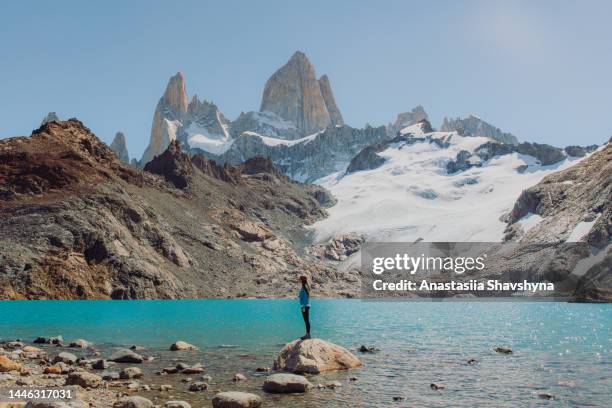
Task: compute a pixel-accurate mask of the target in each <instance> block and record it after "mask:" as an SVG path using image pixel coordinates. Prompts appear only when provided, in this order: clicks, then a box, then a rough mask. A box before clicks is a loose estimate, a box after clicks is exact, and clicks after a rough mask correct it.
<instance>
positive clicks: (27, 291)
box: [0, 97, 358, 299]
mask: <svg viewBox="0 0 612 408" xmlns="http://www.w3.org/2000/svg"><path fill="white" fill-rule="evenodd" d="M175 99H176V98H174V99H173V97H169V98H167V100H166V102H168V103H170V104H171V103H174V102H177V101H178V102H179V103H180V104H181V103H182V102H181V98H178V99H176V100H175ZM0 197H2V200H1V201H0V254H1V255H0V294H1V295H0V297H2V298H15V299H17V298H54V299H68V298H99V299H106V298H114V299H123V298H130V299H135V298H195V297H226V296H232V297H233V296H264V297H265V296H281V297H282V296H293V295H294V292H295V290H294V289H295V281H296V278H297V276H298V275H299V274H302V273H308V274H311V275H312V279H313V282H314V285H313V286H314V287H315V288H316V290H317V292H318V293H319V294H321V295H342V294H351V293H352V294H354V292H355V291H356V290H358V287H357V288H356V287H355V286H354V284H351V283H350V282H355V281H356V277H355V276H353V275H349V274H344V273H343V274H340V273H339V272H337V271H336V270H335V269H332V268H330V267H328V266H324V265H322V264H320V263H319V262H318V261H315V260H314V259H310V258H308V257H307V256H306V255H304V251H303V248H304V247H305V245H306V244H307V242H308V237H307V234H306V233H305V231H304V229H303V226H304V225H306V224H310V223H312V222H314V221H315V220H317V219H320V218H322V217H324V216H325V213H326V211H325V209H324V207H323V205H322V204H321V203H322V202H327V201H329V200H330V199H329V196H328V195H327V193H326V192H325V190H323V189H322V188H319V187H316V186H311V185H302V184H297V183H295V182H293V181H291V180H290V179H288V178H287V177H285V176H284V175H282V174H280V173H279V172H278V171H277V170H275V168H274V166H273V165H272V163H271V162H270V161H269V160H267V159H262V158H254V159H252V160H249V161H247V162H246V163H244V164H243V165H241V166H240V167H235V166H229V165H225V166H218V165H216V164H215V163H212V162H209V161H208V160H206V159H203V158H202V157H194V158H191V157H189V156H188V155H186V154H184V153H182V152H181V151H180V147H179V144H178V143H173V144H172V145H171V146H170V148H169V149H167V150H165V151H164V152H163V153H162V154H160V155H158V157H157V158H155V159H154V160H153V161H152V162H150V163H149V164H148V165H147V171H140V170H137V169H135V168H133V167H131V166H128V165H126V164H124V163H123V162H121V161H120V160H118V159H117V157H116V155H115V154H114V153H113V151H112V150H111V149H110V148H109V147H108V146H107V145H105V144H104V143H102V142H101V141H100V140H98V138H97V137H96V136H95V135H93V134H92V133H91V132H90V131H89V129H87V128H86V127H85V126H83V124H82V123H81V122H79V121H78V120H74V119H73V120H69V121H65V122H49V123H47V124H45V125H43V126H42V127H41V128H40V129H38V130H36V131H35V132H34V133H33V134H32V136H31V137H18V138H11V139H4V140H1V141H0Z"/></svg>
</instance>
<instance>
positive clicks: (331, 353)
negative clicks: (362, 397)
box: [274, 339, 362, 374]
mask: <svg viewBox="0 0 612 408" xmlns="http://www.w3.org/2000/svg"><path fill="white" fill-rule="evenodd" d="M361 365H362V364H361V360H359V359H358V358H357V357H356V356H355V355H354V354H352V353H351V352H350V351H348V350H347V349H345V348H344V347H340V346H338V345H336V344H333V343H330V342H327V341H324V340H321V339H310V340H295V341H293V342H291V343H289V344H287V345H286V346H285V347H284V348H283V349H282V350H281V352H280V354H279V355H278V357H277V358H276V361H274V369H275V370H282V371H291V372H294V373H309V374H318V373H322V372H326V371H336V370H347V369H349V368H356V367H361Z"/></svg>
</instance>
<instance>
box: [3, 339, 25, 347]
mask: <svg viewBox="0 0 612 408" xmlns="http://www.w3.org/2000/svg"><path fill="white" fill-rule="evenodd" d="M24 345H25V344H23V343H22V342H20V341H9V342H7V343H5V344H4V347H6V348H9V349H20V348H23V346H24Z"/></svg>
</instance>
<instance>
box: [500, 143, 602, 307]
mask: <svg viewBox="0 0 612 408" xmlns="http://www.w3.org/2000/svg"><path fill="white" fill-rule="evenodd" d="M611 197H612V144H611V143H608V144H606V145H605V146H603V147H602V148H600V149H599V150H597V151H596V152H595V153H593V154H592V155H590V156H588V157H586V158H585V159H583V160H582V161H580V162H579V163H578V164H576V165H575V166H572V167H570V168H568V169H565V170H562V171H558V172H555V173H552V174H550V175H548V176H547V177H545V178H544V179H542V181H540V182H539V183H538V184H536V185H534V186H532V187H529V188H527V189H525V190H524V191H523V192H522V193H521V194H520V196H519V197H518V199H517V200H516V202H515V204H514V207H513V208H512V211H511V212H510V214H509V216H508V217H507V227H506V230H505V240H507V241H518V242H519V246H518V247H517V248H516V250H515V251H514V254H513V257H515V258H517V259H522V260H523V263H524V264H525V265H527V264H528V261H529V260H531V262H532V264H534V265H539V264H541V263H542V259H544V258H543V256H541V254H539V253H536V256H531V258H529V257H526V256H525V255H526V254H531V253H533V245H534V244H538V245H540V246H544V248H543V250H544V249H546V250H547V251H554V254H555V257H556V258H557V259H563V267H557V268H556V269H555V273H556V274H557V275H558V276H556V278H557V280H561V279H563V280H566V281H569V280H571V279H572V276H571V275H568V273H569V272H570V271H572V270H573V269H575V268H576V267H577V265H580V264H579V262H580V261H581V259H583V258H584V257H585V255H586V256H591V257H592V259H590V261H589V263H588V264H584V265H580V266H581V269H580V270H579V271H580V272H581V273H582V274H581V275H579V276H574V277H573V279H574V280H577V281H578V282H577V286H578V294H577V300H606V301H612V273H611V272H612V245H611V244H612V200H611V199H610V198H611ZM570 242H583V243H586V244H587V245H588V247H587V248H589V249H588V250H587V251H588V252H587V253H586V254H585V253H584V248H580V249H582V251H579V250H577V248H576V247H574V246H568V245H566V243H570ZM546 243H549V245H543V244H546ZM533 269H536V270H537V268H535V267H534V268H533ZM574 273H576V272H574Z"/></svg>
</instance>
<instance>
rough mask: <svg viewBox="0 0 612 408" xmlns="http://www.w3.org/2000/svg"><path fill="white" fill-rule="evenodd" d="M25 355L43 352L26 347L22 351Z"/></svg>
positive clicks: (36, 348) (32, 347)
mask: <svg viewBox="0 0 612 408" xmlns="http://www.w3.org/2000/svg"><path fill="white" fill-rule="evenodd" d="M21 350H22V351H23V352H24V353H40V352H41V351H42V350H41V349H39V348H38V347H34V346H25V347H24V348H22V349H21Z"/></svg>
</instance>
